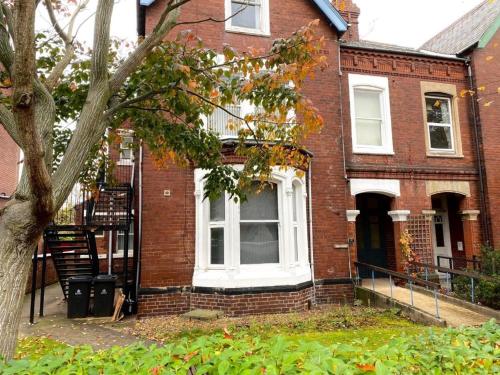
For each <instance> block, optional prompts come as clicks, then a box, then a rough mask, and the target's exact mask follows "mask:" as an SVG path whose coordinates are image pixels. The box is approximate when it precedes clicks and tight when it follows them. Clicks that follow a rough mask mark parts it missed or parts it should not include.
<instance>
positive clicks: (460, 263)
mask: <svg viewBox="0 0 500 375" xmlns="http://www.w3.org/2000/svg"><path fill="white" fill-rule="evenodd" d="M443 260H444V261H448V268H450V269H452V270H454V269H466V268H469V264H472V269H473V270H475V271H481V261H480V260H479V259H478V257H477V256H476V255H474V256H473V257H472V259H468V258H465V257H463V258H462V257H448V256H444V255H438V256H437V265H438V266H439V267H442V266H443V264H442V261H443Z"/></svg>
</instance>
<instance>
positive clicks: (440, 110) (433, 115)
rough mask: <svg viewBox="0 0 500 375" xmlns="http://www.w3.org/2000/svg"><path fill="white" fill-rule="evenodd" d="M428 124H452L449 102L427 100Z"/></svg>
mask: <svg viewBox="0 0 500 375" xmlns="http://www.w3.org/2000/svg"><path fill="white" fill-rule="evenodd" d="M425 106H426V109H427V122H434V123H436V124H451V120H450V108H449V102H448V100H446V99H439V98H425Z"/></svg>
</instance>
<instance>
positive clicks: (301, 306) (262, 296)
mask: <svg viewBox="0 0 500 375" xmlns="http://www.w3.org/2000/svg"><path fill="white" fill-rule="evenodd" d="M313 291H314V288H313V287H312V285H310V284H308V285H306V286H304V287H301V288H297V290H279V289H277V290H275V291H273V290H266V289H263V290H258V289H255V290H254V291H252V290H251V289H247V290H227V291H220V290H218V291H212V292H211V291H209V290H202V291H200V290H197V289H196V288H194V289H191V288H190V287H179V288H170V289H163V290H162V289H156V290H153V289H145V290H142V291H140V293H139V313H138V317H139V318H145V317H152V316H159V315H176V314H182V313H185V312H187V311H190V310H194V309H208V310H221V311H223V312H224V314H225V315H227V316H243V315H258V314H277V313H290V312H300V311H306V310H308V309H309V308H310V306H311V304H312V303H313V299H314V293H313ZM353 299H354V288H353V285H352V284H351V283H348V284H346V283H342V284H339V283H335V284H325V285H323V284H319V285H317V286H316V303H318V304H330V303H340V304H346V303H351V302H352V301H353Z"/></svg>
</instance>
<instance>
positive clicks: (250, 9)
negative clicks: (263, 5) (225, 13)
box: [231, 1, 260, 29]
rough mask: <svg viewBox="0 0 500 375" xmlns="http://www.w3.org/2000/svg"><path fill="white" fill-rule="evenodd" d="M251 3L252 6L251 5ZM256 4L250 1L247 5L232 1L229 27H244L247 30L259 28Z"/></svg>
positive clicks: (258, 11) (258, 14) (258, 7)
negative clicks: (231, 16)
mask: <svg viewBox="0 0 500 375" xmlns="http://www.w3.org/2000/svg"><path fill="white" fill-rule="evenodd" d="M252 3H253V5H252ZM257 3H258V2H255V1H250V2H249V3H248V4H245V3H244V2H236V1H233V2H232V4H231V14H232V15H234V16H233V18H231V25H233V26H238V27H246V28H249V29H259V28H260V5H259V4H257Z"/></svg>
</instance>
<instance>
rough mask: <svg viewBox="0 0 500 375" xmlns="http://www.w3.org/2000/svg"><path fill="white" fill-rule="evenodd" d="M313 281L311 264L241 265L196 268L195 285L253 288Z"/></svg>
mask: <svg viewBox="0 0 500 375" xmlns="http://www.w3.org/2000/svg"><path fill="white" fill-rule="evenodd" d="M307 281H311V269H310V268H309V266H308V265H307V266H304V265H302V266H300V267H293V269H291V270H289V271H284V270H283V269H282V267H281V265H274V264H272V265H255V266H241V267H240V269H239V270H234V271H230V270H224V269H222V270H220V269H207V270H195V271H194V275H193V286H197V287H207V288H252V287H266V286H281V285H298V284H301V283H304V282H307Z"/></svg>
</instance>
